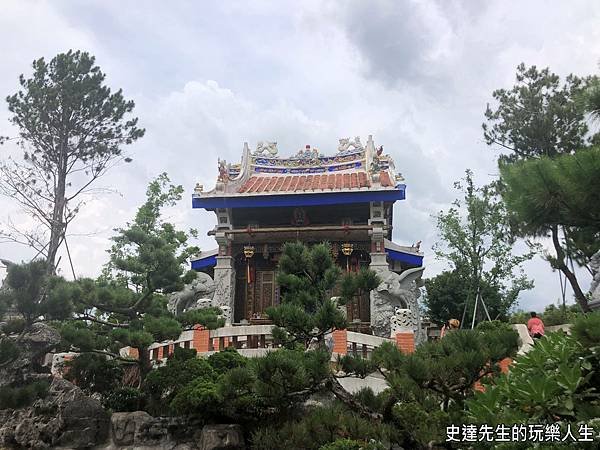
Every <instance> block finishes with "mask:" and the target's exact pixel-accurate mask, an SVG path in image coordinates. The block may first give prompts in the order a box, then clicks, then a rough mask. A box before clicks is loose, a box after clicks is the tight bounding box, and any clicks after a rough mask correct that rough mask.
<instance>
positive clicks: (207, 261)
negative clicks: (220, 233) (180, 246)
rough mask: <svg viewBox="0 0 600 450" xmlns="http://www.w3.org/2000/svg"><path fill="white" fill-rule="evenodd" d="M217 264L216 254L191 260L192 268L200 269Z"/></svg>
mask: <svg viewBox="0 0 600 450" xmlns="http://www.w3.org/2000/svg"><path fill="white" fill-rule="evenodd" d="M216 265H217V255H212V256H207V257H206V258H201V259H196V260H194V261H192V270H202V269H205V268H206V267H213V266H216Z"/></svg>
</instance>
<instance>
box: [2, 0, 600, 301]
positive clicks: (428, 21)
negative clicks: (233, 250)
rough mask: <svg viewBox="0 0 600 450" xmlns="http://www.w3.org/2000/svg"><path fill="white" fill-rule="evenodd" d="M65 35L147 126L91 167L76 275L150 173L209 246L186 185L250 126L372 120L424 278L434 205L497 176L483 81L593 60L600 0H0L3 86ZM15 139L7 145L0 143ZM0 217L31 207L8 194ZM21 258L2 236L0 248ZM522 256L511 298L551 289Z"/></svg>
mask: <svg viewBox="0 0 600 450" xmlns="http://www.w3.org/2000/svg"><path fill="white" fill-rule="evenodd" d="M68 49H82V50H86V51H89V52H91V53H92V54H94V55H95V56H96V58H97V63H98V64H99V65H100V66H101V68H102V69H103V71H104V72H106V73H107V75H108V77H107V83H108V84H109V85H110V86H111V87H113V88H119V87H120V88H123V90H124V93H125V96H126V97H127V98H131V99H133V100H135V102H136V115H137V116H138V117H139V118H140V124H141V125H142V126H144V127H145V128H146V130H147V132H146V136H145V137H144V138H143V139H141V140H140V141H139V142H138V143H136V144H135V145H133V146H130V148H128V150H127V151H128V152H129V153H130V155H131V156H132V158H133V160H134V161H133V162H132V163H131V164H128V165H125V166H122V167H119V168H117V169H115V170H113V172H112V173H111V174H110V175H109V176H107V177H106V178H104V179H103V180H102V185H103V186H106V187H110V188H113V189H115V190H116V191H118V193H116V194H112V195H106V196H102V197H99V198H95V199H90V201H89V203H88V204H87V206H86V208H85V209H84V210H83V211H82V213H81V214H80V216H79V218H78V220H77V221H76V222H75V223H74V224H73V226H72V228H71V230H70V232H71V233H72V234H74V236H72V237H70V238H69V243H70V247H71V251H72V255H73V259H74V263H75V267H76V270H77V272H78V275H94V274H96V273H97V272H98V270H99V267H100V266H101V264H103V263H104V262H105V260H106V253H105V249H106V248H107V246H108V237H109V236H110V235H111V230H112V229H113V228H115V227H118V226H121V225H123V224H124V223H125V222H126V221H127V220H128V219H130V218H131V217H132V216H133V214H134V212H135V209H136V207H137V205H139V204H140V203H141V202H142V201H143V199H144V192H145V188H146V185H147V183H148V181H149V180H151V179H152V178H153V177H155V176H156V175H157V174H159V173H160V172H162V171H166V172H168V174H169V175H170V177H171V179H172V180H173V181H175V182H176V183H178V184H182V185H183V186H184V187H185V188H186V190H187V191H186V197H185V201H183V202H182V203H181V204H180V205H178V207H176V208H173V209H172V210H170V211H169V212H168V214H169V218H170V219H171V220H172V221H175V222H176V223H178V224H180V225H181V226H194V227H196V228H198V229H199V230H200V231H201V237H200V239H199V242H198V244H199V245H200V246H201V247H203V248H205V249H209V248H213V247H215V243H214V241H212V239H211V238H209V237H207V236H205V233H204V232H205V231H207V230H208V229H210V228H212V227H213V225H214V223H215V218H214V217H213V215H212V213H208V212H204V211H200V210H192V209H191V207H190V204H191V202H190V200H189V199H190V195H191V192H192V189H193V187H194V185H195V183H196V182H200V183H202V184H204V185H205V186H207V187H208V186H212V185H213V184H214V180H215V178H216V174H217V170H216V168H217V158H218V157H220V158H225V159H226V160H227V161H237V160H239V157H240V155H241V150H242V145H243V142H244V141H247V142H249V143H250V146H251V147H253V146H255V144H256V142H257V141H259V140H276V141H277V142H278V143H279V144H278V147H279V149H280V153H281V154H283V155H289V154H292V153H295V152H296V151H297V150H298V149H299V148H301V147H303V146H304V145H305V144H311V145H313V146H315V147H318V148H319V149H320V150H321V151H322V152H325V153H333V152H335V149H336V143H337V139H338V138H340V137H348V136H357V135H360V136H362V137H363V141H364V140H366V137H367V135H368V134H372V135H374V139H375V143H376V144H377V145H384V146H385V149H386V152H387V153H390V154H391V155H392V156H393V157H394V159H395V162H396V167H397V169H398V170H399V171H400V172H402V174H403V175H404V176H405V178H406V180H407V185H408V187H407V200H406V201H404V202H399V203H398V204H397V205H396V207H395V224H394V225H395V228H394V240H395V241H396V242H398V243H399V244H410V243H413V242H416V241H418V240H422V241H423V247H424V248H425V250H426V252H427V255H426V257H427V259H426V261H427V267H428V269H427V272H426V273H427V275H428V276H432V275H435V274H436V273H438V272H439V271H441V270H443V269H444V268H445V264H444V263H443V262H441V261H436V260H435V259H434V257H433V255H432V254H431V253H432V252H431V250H430V249H431V246H432V245H433V243H434V242H435V240H436V231H435V227H434V220H433V219H432V217H431V215H432V214H434V213H435V212H437V211H439V210H440V209H444V208H447V207H448V205H449V203H450V202H451V201H452V199H453V198H454V197H455V193H454V192H453V191H452V182H453V181H454V180H456V179H458V178H460V177H461V175H462V174H463V173H464V170H465V169H466V168H471V169H472V170H474V171H475V173H476V179H477V181H478V182H480V183H484V182H488V181H490V180H492V179H493V177H494V176H495V174H496V173H497V170H496V163H495V161H496V158H497V155H498V153H497V151H495V150H493V149H490V148H488V147H487V146H486V145H485V143H484V142H483V139H482V132H481V123H482V120H483V111H484V110H485V106H486V103H487V102H490V101H491V93H492V91H493V90H494V89H496V88H500V87H510V86H511V85H512V84H513V82H514V73H515V67H516V66H517V65H518V64H519V63H520V62H525V63H527V64H529V65H531V64H535V65H538V66H550V67H551V69H552V70H553V71H555V72H556V73H558V74H560V75H563V76H564V75H567V74H568V73H571V72H573V73H575V74H578V75H587V74H593V73H598V71H599V69H598V61H599V60H600V2H598V1H595V0H589V1H576V0H571V1H569V2H560V1H558V0H557V1H553V2H548V1H528V2H522V1H507V0H498V1H487V2H480V1H476V0H472V1H452V0H439V1H393V0H389V1H385V0H382V1H339V2H333V1H324V0H318V1H302V2H300V1H297V2H291V1H270V2H266V1H265V2H263V1H254V2H245V1H240V2H235V1H227V2H223V1H214V2H193V1H170V2H164V1H144V2H138V1H117V0H102V1H100V0H98V1H86V2H79V1H75V0H72V1H67V0H54V1H26V0H4V1H2V3H1V5H0V54H1V55H2V65H1V66H0V97H2V98H3V97H5V96H6V95H8V94H12V93H14V92H16V90H17V89H18V83H17V79H18V75H19V74H21V73H25V74H29V73H31V68H30V66H31V62H32V61H33V59H35V58H38V57H40V56H44V57H46V58H47V59H50V58H51V57H52V56H54V55H55V54H56V53H59V52H63V51H66V50H68ZM8 117H9V113H8V111H7V108H6V106H1V105H0V135H8V136H14V135H15V134H16V131H15V129H14V128H12V127H11V126H10V124H9V122H8ZM14 151H15V149H14V148H11V147H10V146H4V147H2V148H0V157H2V158H4V157H6V156H7V155H8V154H9V153H11V152H14ZM0 216H1V217H0V219H2V220H6V219H7V218H8V217H10V218H11V220H12V221H13V222H14V223H15V224H18V225H26V224H27V223H28V221H29V219H28V218H27V217H23V216H20V215H19V214H18V213H16V212H15V211H14V205H13V204H12V203H11V202H10V201H9V200H8V199H4V198H0ZM84 235H85V236H84ZM32 256H33V254H32V253H31V251H29V250H28V249H25V248H22V247H16V246H13V245H8V244H2V245H0V257H4V258H9V259H13V260H17V261H18V260H22V259H27V258H31V257H32ZM63 261H65V259H63ZM62 269H63V273H65V274H68V273H69V272H68V266H67V265H65V264H63V266H62ZM526 271H527V273H528V274H529V275H530V276H531V277H532V278H534V279H535V282H536V287H535V289H533V290H532V291H530V292H527V293H525V294H523V295H522V298H521V306H522V307H523V308H525V309H529V308H542V307H543V305H546V304H548V303H551V302H555V301H556V300H557V299H558V297H559V282H558V275H557V274H556V273H552V272H551V270H550V269H549V268H548V265H547V263H546V262H544V261H542V260H541V259H540V258H537V259H536V260H535V261H532V262H530V263H528V264H527V265H526ZM583 284H584V285H585V287H586V288H587V285H588V284H589V280H588V279H585V278H584V279H583Z"/></svg>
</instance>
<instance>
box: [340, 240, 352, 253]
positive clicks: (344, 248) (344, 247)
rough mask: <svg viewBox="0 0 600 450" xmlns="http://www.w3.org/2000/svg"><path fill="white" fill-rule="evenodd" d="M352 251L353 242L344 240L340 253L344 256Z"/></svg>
mask: <svg viewBox="0 0 600 450" xmlns="http://www.w3.org/2000/svg"><path fill="white" fill-rule="evenodd" d="M353 251H354V244H350V243H349V242H345V243H343V244H342V253H343V254H344V255H345V256H350V255H351V254H352V252H353Z"/></svg>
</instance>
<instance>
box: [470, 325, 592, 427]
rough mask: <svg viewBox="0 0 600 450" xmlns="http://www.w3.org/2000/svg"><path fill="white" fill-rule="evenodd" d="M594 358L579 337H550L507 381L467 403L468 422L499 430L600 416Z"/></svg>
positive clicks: (492, 383) (501, 377)
mask: <svg viewBox="0 0 600 450" xmlns="http://www.w3.org/2000/svg"><path fill="white" fill-rule="evenodd" d="M590 356H591V355H590V353H589V351H588V350H587V349H586V348H585V347H583V346H582V345H581V343H580V342H578V341H577V340H576V339H575V338H574V337H571V336H567V335H565V334H563V333H549V334H548V335H547V336H546V337H545V338H544V339H540V340H538V341H537V342H536V343H535V345H534V346H533V348H532V349H531V350H530V351H529V352H528V353H527V354H525V355H521V356H518V357H517V358H516V359H515V360H514V362H513V365H512V366H511V368H510V373H509V374H508V375H499V376H497V377H495V378H494V379H493V380H490V381H489V382H488V384H487V385H486V390H485V392H480V393H477V394H476V395H475V397H474V398H472V399H470V400H467V408H468V411H467V413H468V416H469V419H470V420H472V421H473V422H474V423H485V424H488V425H492V426H494V425H498V424H500V423H504V424H511V423H554V422H557V421H559V420H561V421H567V422H578V421H587V420H590V419H592V418H594V417H598V416H600V403H599V401H598V396H597V393H596V388H597V386H595V385H594V384H595V383H593V382H592V381H591V380H592V375H593V374H594V370H595V367H594V366H595V364H594V363H593V362H592V361H591V360H590Z"/></svg>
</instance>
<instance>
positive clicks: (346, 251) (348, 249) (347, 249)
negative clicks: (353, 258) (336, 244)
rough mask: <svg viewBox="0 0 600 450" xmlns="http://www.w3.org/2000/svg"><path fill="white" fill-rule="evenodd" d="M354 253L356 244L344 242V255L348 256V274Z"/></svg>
mask: <svg viewBox="0 0 600 450" xmlns="http://www.w3.org/2000/svg"><path fill="white" fill-rule="evenodd" d="M353 251H354V244H351V243H349V242H344V243H343V244H342V253H343V254H344V255H345V256H346V272H350V255H351V254H352V252H353Z"/></svg>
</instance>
